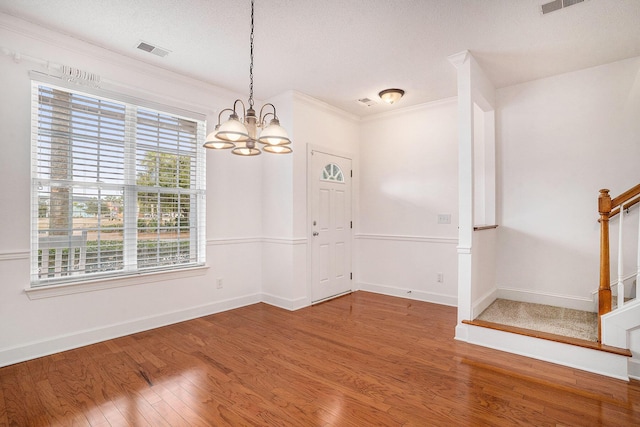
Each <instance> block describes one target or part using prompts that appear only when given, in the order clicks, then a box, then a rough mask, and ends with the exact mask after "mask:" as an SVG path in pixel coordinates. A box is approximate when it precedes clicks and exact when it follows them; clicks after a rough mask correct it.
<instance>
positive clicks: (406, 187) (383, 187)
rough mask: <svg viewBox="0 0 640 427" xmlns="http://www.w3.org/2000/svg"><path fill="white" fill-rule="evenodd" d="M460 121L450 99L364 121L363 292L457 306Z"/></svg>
mask: <svg viewBox="0 0 640 427" xmlns="http://www.w3.org/2000/svg"><path fill="white" fill-rule="evenodd" d="M456 117H457V109H456V102H455V99H451V100H445V101H440V102H436V103H431V104H426V105H423V106H419V107H414V108H407V109H404V110H399V111H397V112H394V113H389V114H383V115H378V116H375V117H373V118H368V119H366V120H364V121H363V123H362V126H361V134H360V140H361V147H360V169H359V171H356V174H358V175H359V176H360V187H359V191H360V200H359V215H358V219H357V221H356V243H357V244H356V248H357V250H356V251H357V253H358V261H357V274H356V276H357V280H358V285H359V287H360V288H361V289H365V290H371V291H375V292H381V293H388V294H392V295H401V296H406V297H409V298H417V299H422V300H425V301H433V302H439V303H443V304H451V305H455V304H456V297H457V270H456V243H457V224H458V206H457V198H458V196H457V194H458V190H457V188H458V175H457V171H458V169H457V155H458V150H457V134H456V123H457V121H456ZM438 214H451V223H450V224H438ZM438 273H442V274H443V278H444V281H443V282H442V283H439V282H437V274H438ZM409 292H410V293H409Z"/></svg>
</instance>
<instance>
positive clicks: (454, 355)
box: [0, 292, 640, 427]
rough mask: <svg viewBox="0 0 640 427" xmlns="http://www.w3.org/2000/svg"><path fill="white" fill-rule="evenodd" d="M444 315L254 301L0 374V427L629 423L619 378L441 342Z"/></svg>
mask: <svg viewBox="0 0 640 427" xmlns="http://www.w3.org/2000/svg"><path fill="white" fill-rule="evenodd" d="M455 322H456V310H455V308H452V307H446V306H440V305H435V304H429V303H423V302H418V301H412V300H406V299H402V298H394V297H388V296H382V295H377V294H372V293H366V292H356V293H354V294H351V295H347V296H344V297H341V298H338V299H335V300H331V301H328V302H326V303H323V304H320V305H317V306H314V307H309V308H306V309H303V310H299V311H296V312H288V311H285V310H281V309H278V308H275V307H271V306H269V305H266V304H256V305H252V306H249V307H244V308H240V309H237V310H232V311H227V312H224V313H220V314H215V315H211V316H207V317H203V318H200V319H195V320H192V321H188V322H183V323H179V324H176V325H172V326H167V327H164V328H159V329H155V330H152V331H147V332H143V333H139V334H135V335H131V336H127V337H123V338H118V339H114V340H110V341H107V342H103V343H99V344H95V345H91V346H87V347H83V348H80V349H76V350H72V351H67V352H64V353H59V354H55V355H52V356H48V357H43V358H40V359H36V360H32V361H28V362H24V363H19V364H16V365H12V366H8V367H5V368H0V426H100V427H103V426H154V427H155V426H227V425H230V426H245V425H246V426H255V425H259V426H358V427H361V426H370V425H376V426H512V425H535V426H556V425H569V426H595V425H602V426H607V425H609V426H632V425H639V424H640V383H638V382H635V381H632V382H630V383H626V382H623V381H619V380H614V379H609V378H606V377H602V376H599V375H595V374H590V373H586V372H583V371H578V370H575V369H570V368H566V367H561V366H557V365H553V364H549V363H545V362H540V361H537V360H533V359H528V358H525V357H520V356H516V355H511V354H507V353H502V352H498V351H495V350H491V349H487V348H483V347H477V346H473V345H470V344H467V343H462V342H458V341H455V340H454V339H453V333H454V327H455Z"/></svg>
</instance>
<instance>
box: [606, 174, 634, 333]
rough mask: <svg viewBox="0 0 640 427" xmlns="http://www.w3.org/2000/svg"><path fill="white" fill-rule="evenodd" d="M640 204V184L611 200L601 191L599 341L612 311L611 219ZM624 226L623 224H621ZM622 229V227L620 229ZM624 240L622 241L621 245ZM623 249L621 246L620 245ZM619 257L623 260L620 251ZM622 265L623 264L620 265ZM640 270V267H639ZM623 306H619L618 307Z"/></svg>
mask: <svg viewBox="0 0 640 427" xmlns="http://www.w3.org/2000/svg"><path fill="white" fill-rule="evenodd" d="M638 202H640V184H638V185H636V186H635V187H632V188H630V189H629V190H627V191H625V192H624V193H622V194H620V195H619V196H618V197H615V198H613V199H612V198H611V196H610V195H609V190H608V189H602V190H600V195H599V196H598V212H599V213H600V219H599V220H598V221H599V222H600V286H599V288H598V341H601V340H602V328H601V326H602V320H601V318H602V316H603V315H604V314H607V313H609V312H610V311H611V285H610V281H611V267H610V257H609V219H610V218H613V217H614V216H616V215H617V214H619V213H620V212H622V211H624V210H625V209H629V208H630V207H631V206H633V205H635V204H636V203H638ZM621 217H622V216H621ZM621 225H622V224H621ZM620 229H622V227H621V228H620ZM621 241H622V239H620V243H621ZM620 247H621V244H620ZM618 257H619V258H620V259H621V258H622V253H621V251H619V253H618ZM620 265H622V264H620ZM639 268H640V265H639ZM620 306H621V305H620V304H619V305H618V307H620Z"/></svg>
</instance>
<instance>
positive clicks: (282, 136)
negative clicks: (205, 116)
mask: <svg viewBox="0 0 640 427" xmlns="http://www.w3.org/2000/svg"><path fill="white" fill-rule="evenodd" d="M253 3H254V0H251V38H250V41H251V44H250V46H251V48H250V57H251V63H250V65H249V82H250V83H249V109H246V108H245V105H244V103H243V102H242V101H241V100H239V99H236V100H235V102H234V103H233V108H225V109H224V110H222V111H220V114H218V124H217V125H216V127H215V129H214V131H213V132H211V133H210V134H209V135H207V139H206V140H205V143H204V144H203V146H204V147H205V148H211V149H214V150H224V149H228V148H232V150H231V152H232V153H233V154H237V155H239V156H257V155H258V154H260V153H261V151H260V149H259V148H258V147H257V146H256V142H259V143H260V144H264V147H262V149H263V150H264V151H266V152H267V153H274V154H287V153H291V152H292V151H293V150H292V149H291V147H290V144H291V140H290V139H289V136H288V135H287V131H286V130H284V128H283V127H282V126H280V121H279V120H278V116H277V114H276V107H275V106H274V105H273V104H265V105H263V106H262V108H260V114H259V115H258V116H256V111H255V110H254V109H253V9H254V5H253ZM238 104H240V105H241V106H242V114H243V117H242V119H241V118H240V116H239V115H238V111H239V110H236V107H237V106H238ZM265 108H267V110H269V109H273V112H271V111H268V112H266V113H264V114H263V112H264V109H265ZM225 111H228V112H230V113H231V114H229V119H228V120H227V121H226V122H224V123H222V124H220V117H221V116H222V113H224V112H225ZM269 116H273V117H271V120H270V121H269V123H268V124H267V118H268V117H269ZM258 128H261V129H262V132H260V136H258Z"/></svg>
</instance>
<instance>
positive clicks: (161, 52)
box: [136, 41, 170, 58]
mask: <svg viewBox="0 0 640 427" xmlns="http://www.w3.org/2000/svg"><path fill="white" fill-rule="evenodd" d="M136 47H137V48H138V49H140V50H144V51H145V52H149V53H153V54H154V55H157V56H160V57H162V58H164V57H165V56H167V55H168V54H169V52H170V51H169V50H167V49H163V48H161V47H158V46H154V45H152V44H149V43H146V42H143V41H141V42H140V43H138V46H136Z"/></svg>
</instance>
